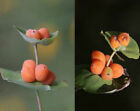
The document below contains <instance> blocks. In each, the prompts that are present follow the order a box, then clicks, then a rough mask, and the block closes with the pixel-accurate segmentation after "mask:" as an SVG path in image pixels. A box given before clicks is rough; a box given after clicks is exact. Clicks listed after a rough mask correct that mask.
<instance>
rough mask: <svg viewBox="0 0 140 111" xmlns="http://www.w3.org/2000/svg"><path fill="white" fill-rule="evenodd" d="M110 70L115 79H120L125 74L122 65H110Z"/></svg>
mask: <svg viewBox="0 0 140 111" xmlns="http://www.w3.org/2000/svg"><path fill="white" fill-rule="evenodd" d="M110 68H111V69H112V71H113V78H119V77H121V76H122V75H123V73H124V69H123V67H122V66H121V65H120V64H116V63H113V64H111V65H110Z"/></svg>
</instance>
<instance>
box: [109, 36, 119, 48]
mask: <svg viewBox="0 0 140 111" xmlns="http://www.w3.org/2000/svg"><path fill="white" fill-rule="evenodd" d="M110 44H111V46H112V47H113V48H118V47H119V46H120V43H119V41H118V39H117V37H116V36H115V35H113V36H112V37H111V38H110Z"/></svg>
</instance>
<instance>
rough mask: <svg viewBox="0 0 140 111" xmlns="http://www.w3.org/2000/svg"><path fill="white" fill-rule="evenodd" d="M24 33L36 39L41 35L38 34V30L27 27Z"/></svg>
mask: <svg viewBox="0 0 140 111" xmlns="http://www.w3.org/2000/svg"><path fill="white" fill-rule="evenodd" d="M26 35H27V36H28V37H31V38H35V39H38V40H40V39H41V35H40V33H39V31H38V30H32V29H29V30H27V31H26Z"/></svg>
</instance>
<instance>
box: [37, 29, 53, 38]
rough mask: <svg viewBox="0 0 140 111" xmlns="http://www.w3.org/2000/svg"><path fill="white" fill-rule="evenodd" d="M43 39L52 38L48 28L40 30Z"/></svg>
mask: <svg viewBox="0 0 140 111" xmlns="http://www.w3.org/2000/svg"><path fill="white" fill-rule="evenodd" d="M39 32H40V34H41V38H42V39H46V38H50V32H49V30H48V29H47V28H45V27H43V28H40V29H39Z"/></svg>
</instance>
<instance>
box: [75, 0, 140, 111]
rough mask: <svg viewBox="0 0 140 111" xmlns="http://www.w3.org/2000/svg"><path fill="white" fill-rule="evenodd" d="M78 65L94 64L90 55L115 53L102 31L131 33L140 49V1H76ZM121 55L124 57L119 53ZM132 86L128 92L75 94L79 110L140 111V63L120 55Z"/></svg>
mask: <svg viewBox="0 0 140 111" xmlns="http://www.w3.org/2000/svg"><path fill="white" fill-rule="evenodd" d="M75 25H76V44H75V52H76V53H75V55H76V56H75V57H76V58H75V60H76V61H75V62H76V64H77V65H78V64H91V52H92V51H93V50H100V51H102V52H104V53H105V54H111V53H112V50H111V48H110V47H109V45H108V43H107V42H106V41H105V39H104V37H103V36H101V35H100V31H101V30H103V31H109V30H110V31H122V32H128V33H129V34H130V35H131V36H132V37H133V38H134V39H135V40H136V41H137V42H138V44H139V46H140V31H139V30H140V2H139V1H138V0H86V1H81V0H76V24H75ZM120 55H121V54H120ZM121 56H122V57H123V58H124V59H125V62H121V61H119V60H118V58H116V57H114V61H115V62H117V63H120V64H122V65H123V66H124V67H125V68H127V71H128V73H129V74H130V76H131V79H132V83H131V85H130V86H129V87H128V88H126V89H125V90H123V91H121V92H118V93H115V94H109V95H96V94H89V93H86V92H84V91H78V92H76V111H94V110H98V111H140V105H139V103H140V95H139V94H140V74H139V72H140V71H139V68H140V62H139V60H133V59H128V58H126V57H124V56H123V55H121Z"/></svg>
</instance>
